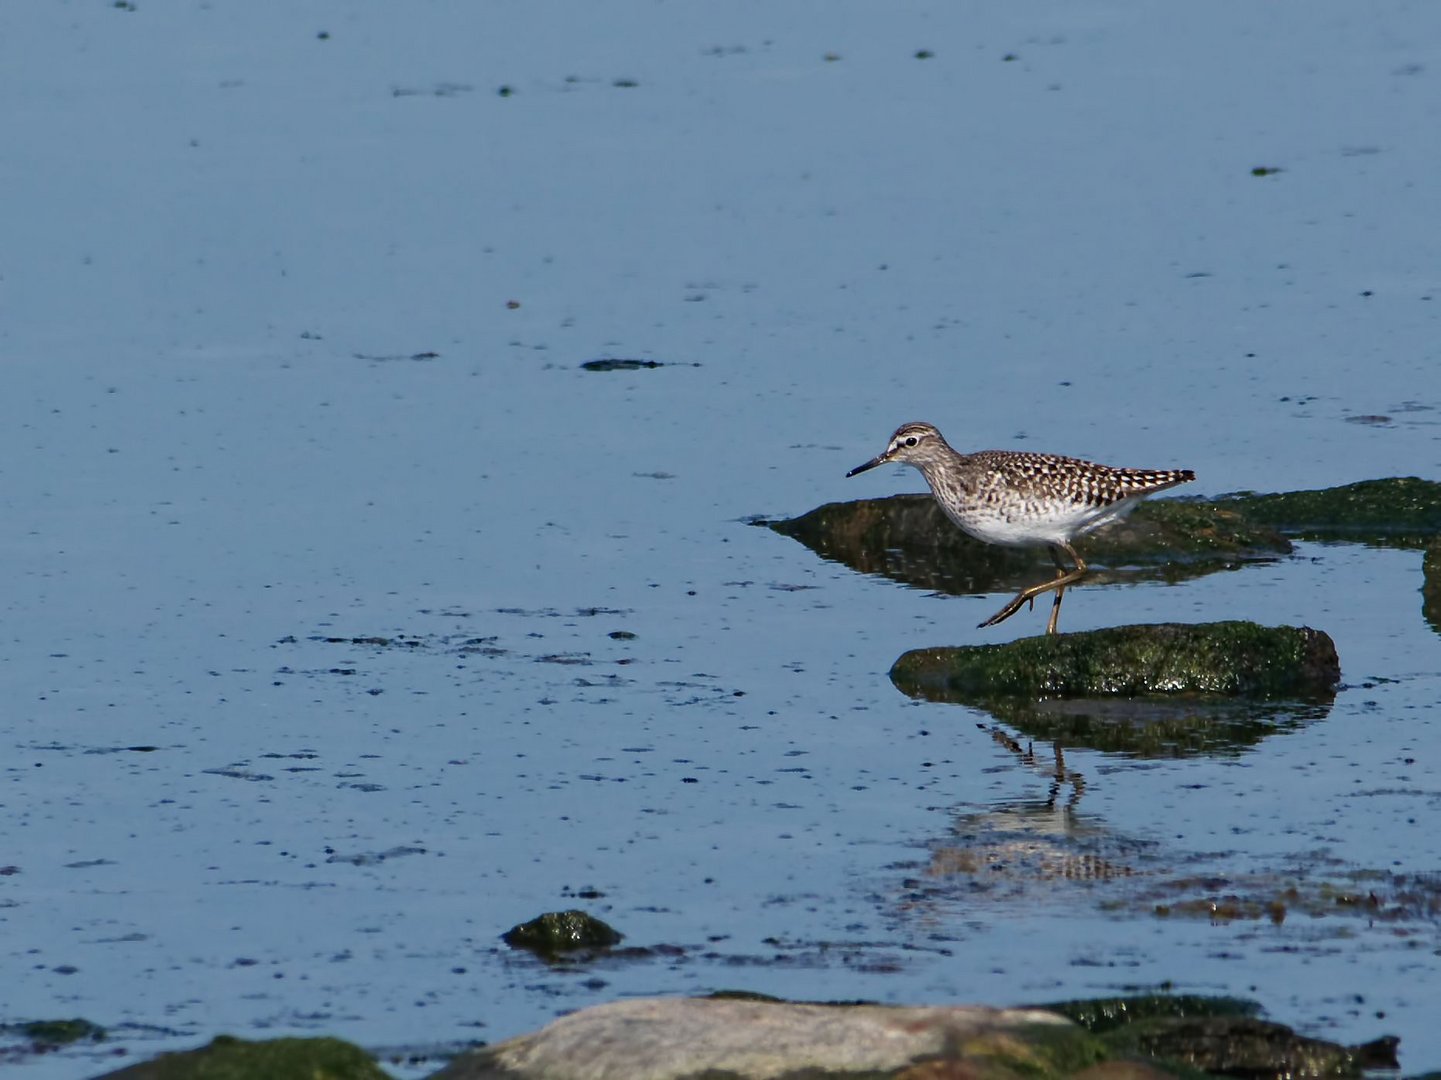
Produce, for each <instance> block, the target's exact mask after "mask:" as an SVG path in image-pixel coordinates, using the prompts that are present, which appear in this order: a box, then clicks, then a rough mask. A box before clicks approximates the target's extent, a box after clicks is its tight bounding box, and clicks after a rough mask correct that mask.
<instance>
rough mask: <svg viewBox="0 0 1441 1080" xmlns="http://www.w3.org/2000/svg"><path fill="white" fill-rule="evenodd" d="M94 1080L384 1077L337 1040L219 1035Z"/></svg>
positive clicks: (376, 1067)
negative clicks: (207, 1042) (203, 1043)
mask: <svg viewBox="0 0 1441 1080" xmlns="http://www.w3.org/2000/svg"><path fill="white" fill-rule="evenodd" d="M97 1080H390V1074H389V1073H387V1072H386V1071H385V1070H384V1069H382V1068H381V1067H380V1066H379V1065H377V1064H376V1063H375V1059H374V1058H372V1057H371V1056H370V1055H369V1054H367V1053H366V1052H365V1051H364V1050H362V1049H360V1048H359V1047H358V1046H353V1045H351V1044H350V1043H348V1042H343V1041H341V1040H340V1039H267V1040H265V1041H263V1042H249V1041H247V1040H245V1039H236V1038H232V1037H231V1036H228V1035H222V1036H220V1037H219V1038H217V1039H215V1040H213V1041H212V1042H211V1043H210V1045H208V1046H202V1047H200V1048H199V1049H196V1050H185V1051H181V1052H180V1053H175V1054H163V1055H161V1056H160V1057H158V1058H155V1059H154V1060H152V1061H143V1062H141V1063H140V1064H138V1065H131V1066H128V1067H127V1068H124V1069H120V1070H118V1071H116V1072H110V1073H106V1074H105V1075H104V1076H103V1077H99V1078H97Z"/></svg>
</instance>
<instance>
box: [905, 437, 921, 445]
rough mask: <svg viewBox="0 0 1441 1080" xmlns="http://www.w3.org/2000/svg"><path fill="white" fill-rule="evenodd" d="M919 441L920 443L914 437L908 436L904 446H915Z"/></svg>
mask: <svg viewBox="0 0 1441 1080" xmlns="http://www.w3.org/2000/svg"><path fill="white" fill-rule="evenodd" d="M919 441H920V440H919V439H917V438H916V437H915V436H914V435H910V436H908V437H907V438H906V445H907V446H915V445H916V443H917V442H919Z"/></svg>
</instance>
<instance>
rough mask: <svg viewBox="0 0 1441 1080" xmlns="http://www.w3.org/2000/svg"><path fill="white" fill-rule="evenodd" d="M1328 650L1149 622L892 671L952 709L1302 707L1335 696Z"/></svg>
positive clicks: (1226, 628)
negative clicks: (1213, 701) (1190, 698)
mask: <svg viewBox="0 0 1441 1080" xmlns="http://www.w3.org/2000/svg"><path fill="white" fill-rule="evenodd" d="M1340 677H1341V669H1340V662H1339V660H1338V659H1337V657H1336V646H1335V645H1334V644H1333V643H1332V641H1331V638H1330V637H1329V636H1327V635H1326V634H1324V633H1322V632H1321V631H1319V630H1312V629H1311V628H1310V627H1306V626H1300V627H1296V626H1277V627H1266V626H1258V625H1257V624H1255V623H1252V622H1218V623H1200V624H1194V625H1189V624H1180V623H1158V624H1154V625H1141V626H1117V627H1112V628H1109V629H1105V630H1090V631H1086V632H1083V633H1076V634H1050V635H1044V636H1041V637H1032V638H1023V639H1021V640H1020V641H1013V642H1010V643H1008V644H1004V645H973V646H965V647H952V648H935V649H915V650H913V651H911V652H908V653H905V654H904V655H902V656H901V658H900V659H899V660H897V661H896V662H895V665H894V666H893V667H892V668H891V681H892V682H894V683H895V684H896V686H897V687H898V688H899V689H900V690H901V691H902V692H904V693H906V694H910V695H911V696H913V697H922V698H925V697H929V696H930V693H929V692H931V691H936V690H940V691H944V692H946V693H947V694H948V695H950V696H952V697H953V699H955V700H962V701H973V702H975V703H978V704H980V703H984V702H986V701H989V700H993V699H1006V698H1016V697H1022V698H1031V699H1044V698H1102V697H1111V696H1115V695H1122V696H1127V697H1138V696H1144V695H1152V694H1154V695H1177V694H1211V695H1221V696H1227V697H1247V698H1268V697H1275V698H1298V697H1299V698H1304V697H1307V696H1313V695H1319V696H1326V695H1330V694H1331V693H1333V692H1334V690H1335V687H1336V684H1337V682H1338V681H1339V680H1340Z"/></svg>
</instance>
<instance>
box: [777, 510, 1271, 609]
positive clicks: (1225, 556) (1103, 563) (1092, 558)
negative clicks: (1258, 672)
mask: <svg viewBox="0 0 1441 1080" xmlns="http://www.w3.org/2000/svg"><path fill="white" fill-rule="evenodd" d="M754 524H757V525H764V526H766V527H767V528H770V529H772V530H774V531H775V532H778V533H780V534H781V535H783V536H789V537H791V538H792V539H794V540H798V541H800V542H801V543H802V544H804V545H806V547H808V548H810V549H811V550H812V551H814V552H816V553H817V554H818V555H820V556H821V557H822V558H826V559H831V560H834V561H836V562H840V563H844V564H845V565H846V566H849V567H851V568H852V569H855V570H859V571H860V572H861V573H864V574H880V575H882V576H884V577H888V578H891V579H892V580H894V581H899V582H902V583H903V584H906V585H913V586H916V587H917V588H924V589H934V590H937V591H940V592H946V593H950V594H952V595H958V596H959V595H970V594H975V593H981V592H997V591H1001V590H1010V589H1019V588H1021V587H1022V586H1024V585H1032V584H1035V583H1036V582H1037V581H1038V580H1043V579H1044V578H1046V577H1049V576H1051V575H1052V574H1053V573H1054V572H1055V568H1054V566H1053V565H1052V563H1051V561H1050V558H1049V557H1048V556H1047V554H1046V551H1045V548H1044V547H1038V548H1032V549H1027V548H1006V547H999V546H997V545H995V544H986V543H982V542H981V541H979V540H976V539H974V538H972V537H971V536H968V535H967V534H966V533H964V532H962V531H961V530H960V529H958V528H956V526H955V525H954V524H952V522H951V521H950V519H949V518H947V517H946V516H945V514H944V513H943V512H942V511H941V508H940V506H939V505H937V503H936V501H935V499H933V498H931V496H929V495H893V496H890V497H889V498H884V499H860V500H857V501H855V502H844V503H827V504H825V505H824V506H819V507H817V508H816V509H814V510H811V511H810V512H808V513H805V514H802V515H801V516H800V517H795V518H787V519H785V520H780V521H768V520H757V521H756V522H754ZM1078 549H1079V550H1080V552H1081V554H1082V556H1083V557H1084V558H1085V559H1086V560H1087V562H1088V563H1092V564H1093V565H1094V566H1095V567H1096V568H1098V570H1097V572H1094V573H1092V574H1091V575H1089V576H1088V578H1087V580H1088V581H1092V582H1105V581H1115V580H1128V581H1135V580H1138V579H1143V578H1158V577H1159V578H1165V579H1167V580H1180V579H1181V578H1184V577H1194V576H1198V575H1200V574H1204V573H1209V572H1211V571H1213V570H1216V569H1219V568H1220V567H1222V566H1226V565H1231V564H1234V563H1236V562H1239V561H1243V560H1248V559H1271V558H1276V557H1277V556H1280V555H1285V554H1288V553H1289V552H1290V551H1291V542H1290V541H1289V540H1287V539H1286V538H1285V537H1284V536H1282V535H1281V534H1280V533H1279V532H1277V531H1276V530H1275V529H1273V528H1271V527H1270V526H1266V525H1257V524H1255V523H1252V522H1249V521H1247V520H1246V519H1245V518H1244V516H1243V515H1241V514H1238V513H1237V512H1235V511H1234V510H1230V509H1226V508H1213V507H1211V506H1209V505H1208V504H1206V503H1201V502H1193V501H1187V500H1180V499H1155V500H1151V501H1149V502H1145V503H1142V504H1141V505H1140V506H1138V507H1137V508H1136V509H1135V511H1134V512H1132V513H1131V515H1130V516H1129V517H1127V518H1125V519H1124V520H1122V521H1119V522H1117V523H1115V524H1113V525H1109V526H1107V527H1105V528H1103V529H1099V530H1097V531H1096V532H1094V533H1088V534H1087V535H1086V536H1085V537H1083V538H1082V539H1081V540H1080V541H1079V543H1078ZM1118 567H1126V568H1129V569H1127V570H1126V571H1125V572H1119V571H1117V570H1115V568H1118ZM1107 568H1111V569H1109V570H1108V569H1107ZM1038 569H1040V570H1041V575H1040V577H1039V578H1038V577H1037V570H1038Z"/></svg>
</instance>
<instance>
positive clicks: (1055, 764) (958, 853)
mask: <svg viewBox="0 0 1441 1080" xmlns="http://www.w3.org/2000/svg"><path fill="white" fill-rule="evenodd" d="M985 730H986V731H988V732H989V734H990V736H991V738H992V739H994V740H995V741H996V743H997V744H998V745H1000V746H1002V747H1004V748H1005V749H1006V750H1009V751H1010V752H1011V753H1012V754H1014V755H1015V757H1016V760H1017V761H1019V762H1020V763H1021V764H1022V765H1025V766H1026V767H1027V768H1032V769H1035V770H1037V771H1039V772H1042V773H1043V774H1045V775H1047V776H1048V777H1049V778H1050V786H1049V788H1048V791H1047V796H1046V798H1045V799H1044V800H1031V801H1015V802H1005V803H999V804H997V805H995V806H992V807H991V808H990V809H988V810H985V811H983V812H980V813H975V814H966V815H964V816H961V817H959V818H957V820H956V825H955V834H956V840H955V841H954V842H952V843H948V844H945V845H943V846H941V847H938V848H936V849H935V850H934V851H933V852H932V854H931V861H930V865H929V867H928V868H927V873H928V875H929V876H931V877H951V876H954V875H957V874H972V875H984V876H985V877H986V878H987V879H988V881H989V882H994V883H999V882H1000V881H1005V882H1006V883H1007V884H1009V885H1012V886H1019V885H1021V884H1023V883H1024V882H1026V881H1045V880H1054V879H1058V878H1059V879H1065V880H1069V881H1109V880H1111V879H1113V878H1118V877H1127V876H1129V875H1131V874H1132V873H1134V871H1133V870H1132V869H1131V867H1129V866H1126V865H1125V864H1123V863H1118V862H1115V861H1113V860H1112V859H1110V858H1108V857H1107V856H1105V855H1103V854H1101V853H1099V852H1098V851H1086V850H1083V848H1084V847H1085V846H1087V845H1089V846H1092V847H1095V846H1097V842H1098V841H1099V842H1100V846H1111V845H1110V844H1109V843H1108V842H1107V841H1108V840H1109V839H1110V837H1109V830H1107V829H1105V828H1104V827H1103V826H1100V825H1092V824H1086V823H1083V822H1082V821H1081V820H1080V819H1079V818H1078V816H1077V813H1076V808H1077V805H1078V804H1079V803H1080V801H1081V795H1082V794H1083V793H1084V792H1085V790H1086V779H1085V777H1084V776H1082V775H1081V774H1080V773H1079V772H1076V771H1075V770H1073V769H1070V768H1068V767H1067V766H1066V760H1065V753H1064V751H1063V749H1062V747H1061V744H1060V743H1059V742H1054V743H1052V744H1051V747H1052V753H1051V757H1050V759H1049V760H1048V759H1047V757H1046V755H1044V754H1040V755H1038V754H1037V753H1036V752H1035V749H1034V747H1033V746H1032V745H1031V744H1030V743H1026V744H1025V745H1024V746H1023V745H1021V743H1020V741H1019V740H1017V739H1016V738H1014V737H1013V736H1012V735H1011V734H1010V733H1009V732H1007V731H1005V730H1004V729H1003V728H1001V727H1000V726H999V725H991V726H990V727H988V728H986V729H985ZM1067 787H1069V788H1070V793H1069V795H1068V796H1067V797H1066V798H1065V800H1064V801H1062V799H1061V792H1062V791H1063V789H1065V788H1067Z"/></svg>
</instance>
